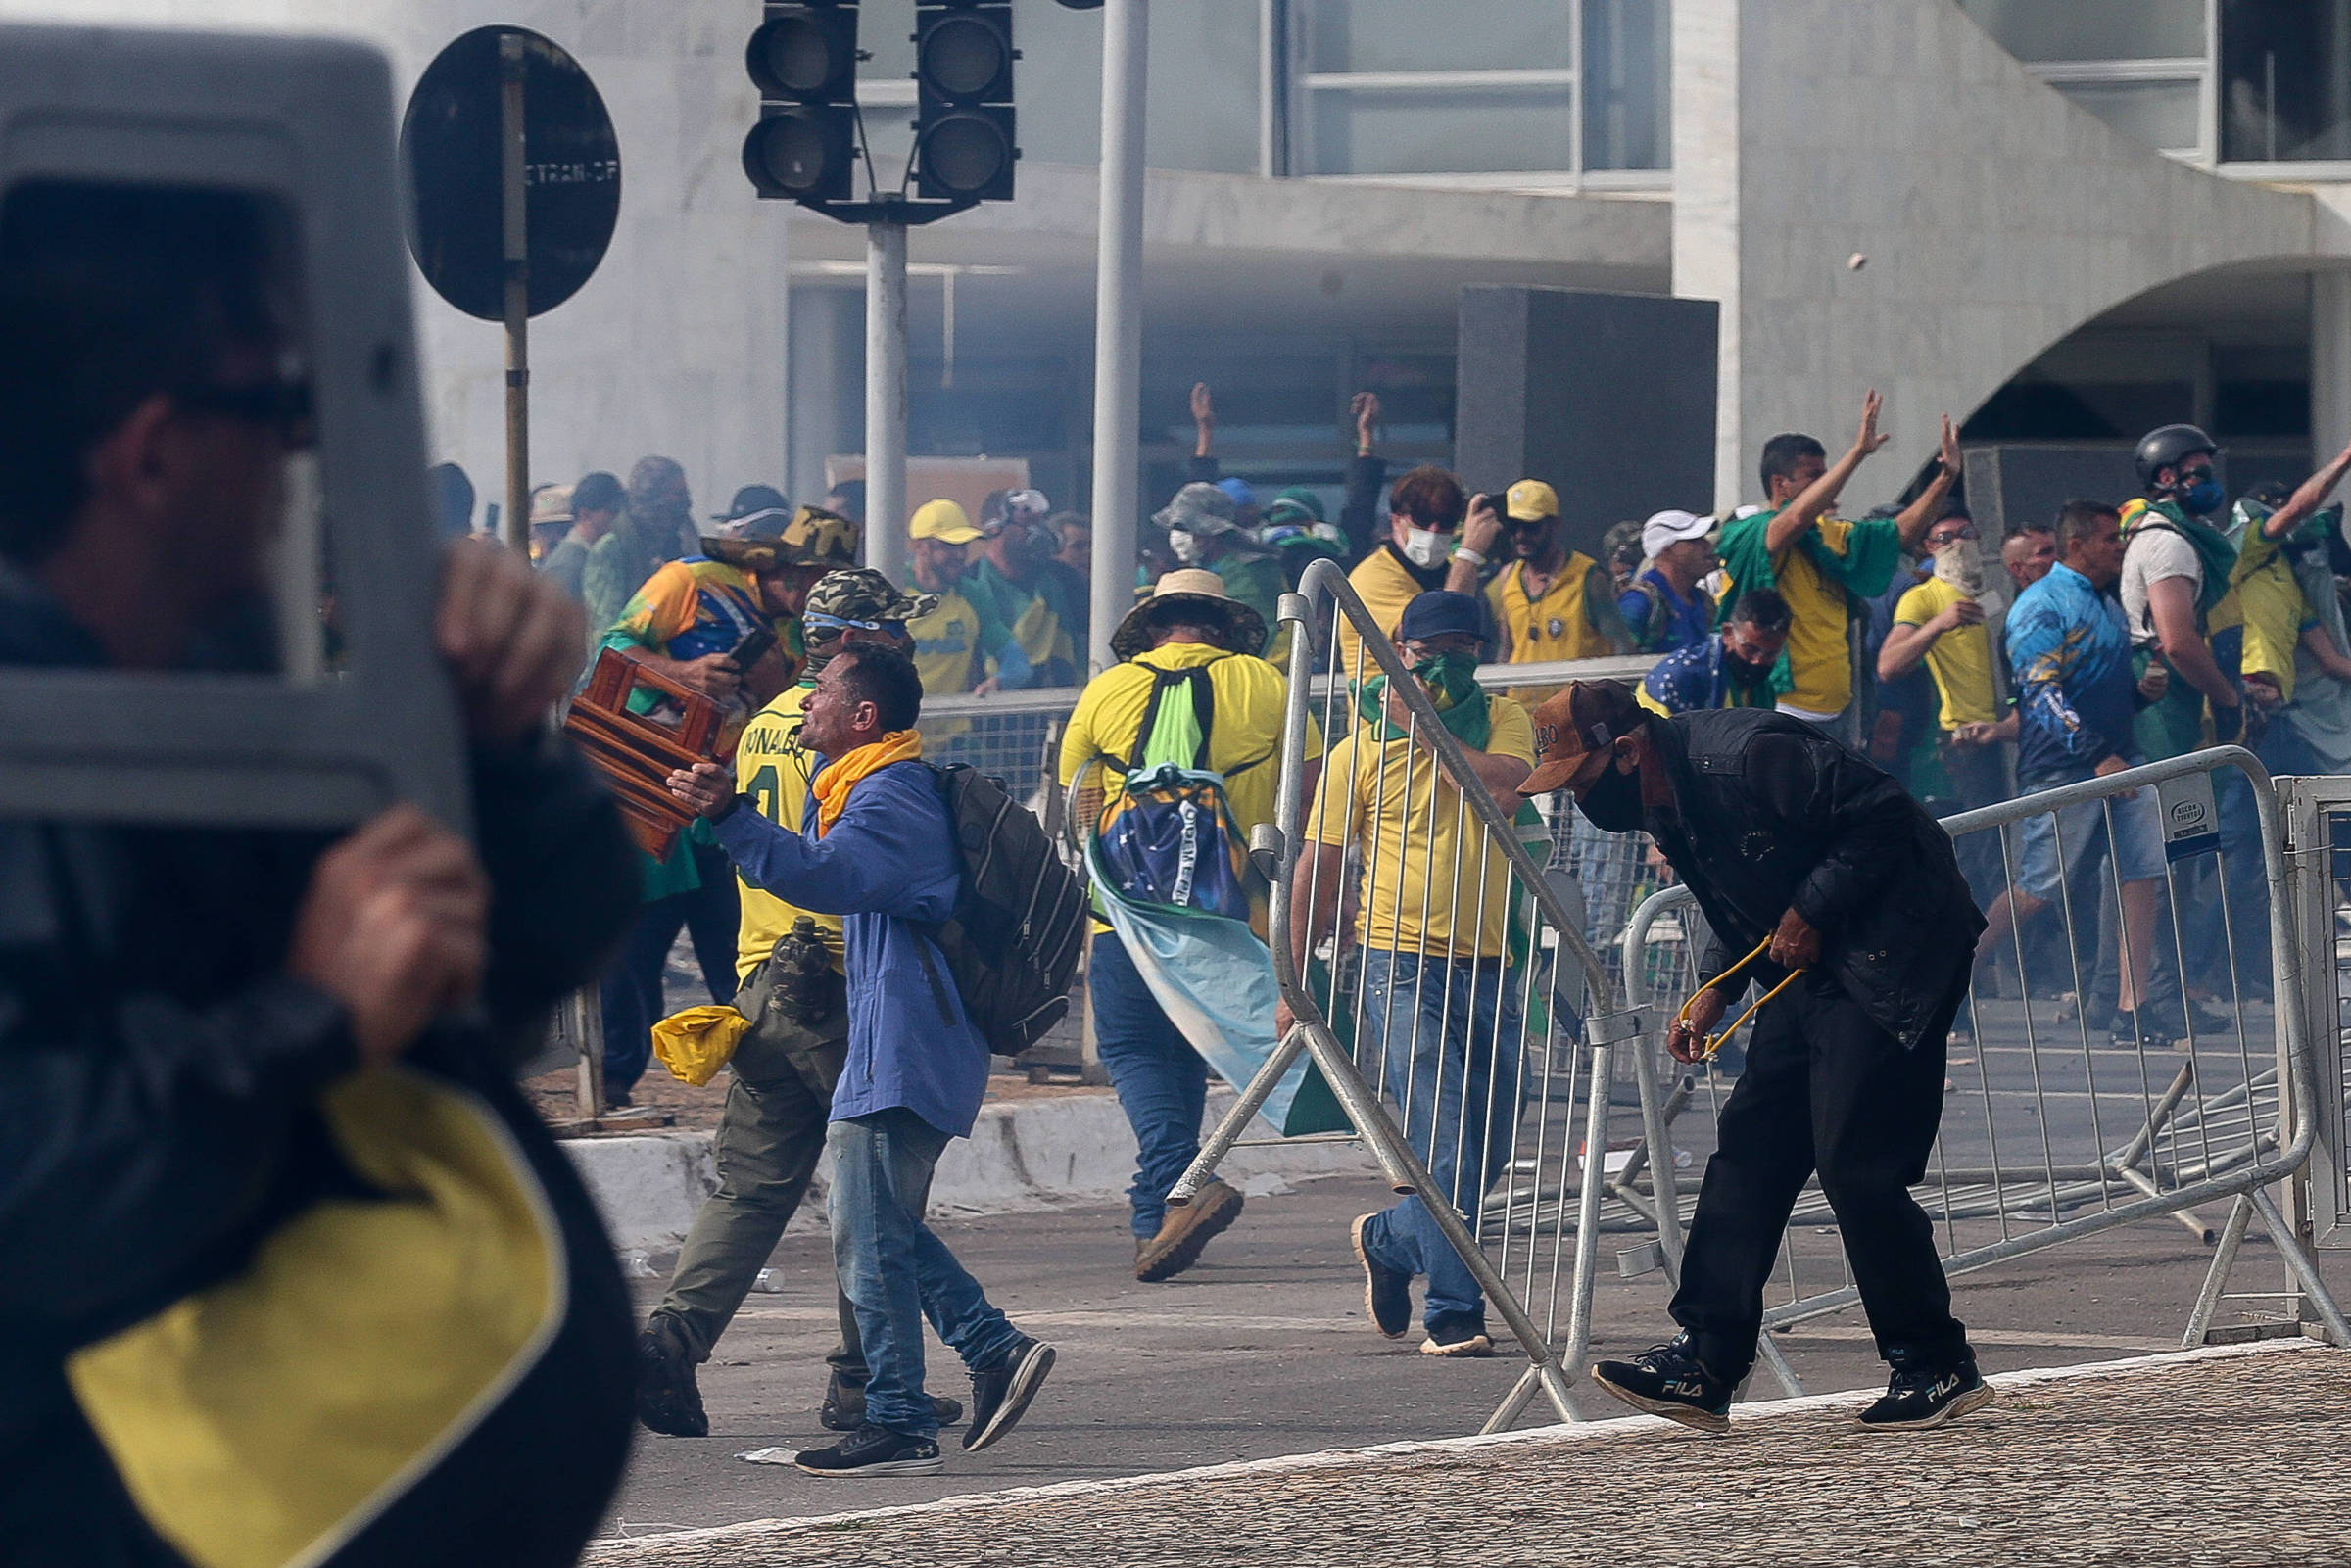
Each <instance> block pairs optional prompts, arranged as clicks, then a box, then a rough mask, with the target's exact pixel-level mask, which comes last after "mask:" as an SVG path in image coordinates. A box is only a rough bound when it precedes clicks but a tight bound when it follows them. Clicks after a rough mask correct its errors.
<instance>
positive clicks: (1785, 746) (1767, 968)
mask: <svg viewBox="0 0 2351 1568" xmlns="http://www.w3.org/2000/svg"><path fill="white" fill-rule="evenodd" d="M1649 734H1650V736H1651V737H1652V740H1653V742H1654V744H1655V750H1656V756H1657V760H1658V764H1659V765H1661V766H1662V767H1663V768H1664V769H1665V770H1666V773H1667V775H1668V776H1669V777H1670V778H1671V780H1672V783H1673V792H1674V800H1673V804H1672V805H1670V806H1666V807H1651V808H1648V809H1647V810H1645V811H1644V812H1643V814H1642V815H1643V819H1644V821H1643V826H1644V827H1645V829H1646V830H1647V831H1648V832H1650V833H1651V834H1652V835H1653V836H1654V837H1655V839H1656V842H1657V846H1658V848H1659V849H1660V850H1662V851H1663V852H1664V854H1665V857H1666V858H1667V859H1668V860H1670V861H1671V862H1672V863H1673V869H1674V870H1675V872H1676V873H1678V874H1679V875H1680V877H1681V878H1682V879H1683V880H1684V881H1685V882H1687V883H1688V884H1689V885H1690V889H1691V891H1692V893H1693V894H1694V895H1696V897H1697V900H1698V904H1699V908H1700V909H1701V910H1702V911H1703V913H1704V915H1705V917H1706V922H1707V924H1708V925H1709V926H1710V927H1712V928H1713V930H1714V932H1715V943H1714V950H1713V951H1710V952H1709V953H1707V954H1706V955H1704V956H1703V957H1702V959H1701V968H1702V970H1703V976H1702V977H1703V978H1711V977H1713V976H1714V975H1715V974H1719V973H1721V971H1722V970H1724V969H1726V968H1728V967H1729V966H1730V964H1731V963H1733V962H1734V961H1736V960H1737V959H1738V958H1739V957H1740V956H1741V955H1743V954H1745V953H1747V952H1749V951H1750V950H1751V949H1752V948H1753V947H1754V946H1755V945H1756V944H1757V943H1759V942H1761V941H1762V940H1763V939H1764V938H1765V937H1766V936H1768V935H1769V934H1770V933H1771V932H1772V930H1773V929H1774V928H1775V927H1777V926H1778V925H1779V922H1780V918H1781V916H1782V915H1783V914H1785V913H1786V912H1787V911H1788V910H1789V909H1790V908H1794V909H1795V910H1796V911H1797V912H1798V913H1799V914H1800V915H1801V916H1802V917H1803V918H1804V919H1805V921H1806V922H1808V923H1809V924H1810V925H1811V926H1812V927H1814V928H1815V929H1817V930H1818V931H1819V932H1820V933H1821V954H1820V959H1819V961H1818V962H1817V963H1816V964H1815V965H1814V966H1813V967H1812V969H1811V970H1810V971H1809V972H1808V973H1807V974H1804V975H1803V976H1802V977H1801V978H1799V980H1797V982H1796V983H1795V984H1794V985H1791V986H1790V987H1789V988H1788V990H1786V991H1785V992H1783V993H1782V994H1781V995H1780V996H1779V997H1778V998H1777V999H1776V1000H1774V1001H1773V1002H1771V1003H1770V1004H1769V1005H1768V1006H1766V1007H1765V1008H1763V1010H1762V1011H1761V1012H1760V1013H1759V1014H1758V1015H1757V1016H1756V1020H1755V1029H1754V1035H1753V1038H1752V1041H1751V1044H1750V1046H1749V1049H1748V1066H1747V1071H1746V1073H1745V1075H1744V1076H1742V1077H1741V1078H1740V1080H1739V1083H1738V1086H1737V1087H1736V1088H1735V1089H1734V1090H1733V1091H1732V1093H1731V1097H1730V1099H1729V1101H1728V1103H1727V1104H1725V1106H1724V1107H1723V1112H1722V1122H1721V1126H1720V1129H1719V1133H1718V1143H1717V1147H1716V1151H1715V1154H1714V1157H1713V1159H1712V1160H1711V1161H1709V1162H1708V1163H1707V1165H1706V1176H1705V1183H1704V1186H1703V1188H1702V1189H1701V1191H1700V1194H1699V1202H1698V1212H1697V1216H1696V1218H1695V1219H1694V1220H1693V1221H1692V1224H1691V1229H1690V1243H1689V1248H1688V1251H1687V1254H1686V1255H1685V1257H1684V1259H1683V1263H1682V1285H1681V1289H1680V1290H1679V1291H1678V1292H1677V1293H1676V1294H1675V1296H1674V1299H1673V1306H1672V1312H1673V1316H1674V1319H1675V1320H1676V1321H1677V1322H1679V1323H1680V1324H1681V1325H1682V1326H1683V1327H1684V1328H1686V1329H1688V1330H1689V1331H1690V1333H1691V1335H1692V1336H1693V1338H1694V1339H1695V1340H1696V1341H1697V1350H1698V1354H1699V1357H1700V1359H1702V1360H1703V1361H1704V1362H1705V1364H1706V1366H1707V1367H1708V1368H1709V1369H1710V1370H1712V1371H1713V1372H1715V1373H1716V1374H1718V1375H1719V1376H1722V1377H1724V1378H1727V1379H1729V1380H1731V1381H1733V1382H1736V1381H1738V1380H1739V1379H1740V1378H1742V1377H1744V1376H1746V1374H1747V1369H1748V1368H1749V1367H1750V1366H1751V1365H1752V1364H1753V1361H1754V1354H1755V1336H1756V1334H1757V1333H1758V1332H1759V1331H1760V1329H1761V1326H1762V1312H1763V1287H1764V1283H1765V1281H1766V1280H1767V1279H1768V1278H1769V1277H1770V1273H1771V1267H1772V1262H1773V1259H1775V1257H1776V1256H1777V1255H1778V1252H1779V1247H1780V1238H1781V1234H1782V1232H1783V1231H1784V1230H1785V1229H1786V1227H1787V1223H1788V1214H1789V1211H1790V1210H1791V1209H1792V1208H1793V1207H1794V1205H1795V1202H1796V1198H1797V1195H1798V1193H1799V1192H1800V1191H1801V1190H1802V1188H1803V1185H1804V1182H1805V1181H1806V1180H1807V1179H1808V1178H1809V1177H1810V1176H1811V1174H1812V1172H1813V1171H1814V1170H1815V1169H1817V1170H1818V1171H1819V1172H1820V1179H1821V1187H1822V1189H1823V1191H1824V1192H1825V1193H1826V1194H1827V1196H1828V1199H1829V1203H1830V1205H1831V1206H1832V1207H1833V1208H1834V1209H1835V1210H1836V1212H1837V1218H1838V1223H1839V1226H1840V1228H1841V1229H1842V1230H1843V1232H1844V1238H1845V1247H1846V1254H1847V1257H1848V1258H1849V1259H1851V1262H1852V1270H1853V1280H1854V1283H1855V1284H1856V1285H1857V1286H1858V1287H1859V1288H1860V1292H1861V1300H1862V1305H1863V1306H1864V1307H1866V1308H1867V1310H1868V1313H1869V1323H1870V1329H1871V1332H1872V1333H1873V1334H1874V1335H1875V1336H1876V1338H1877V1342H1878V1351H1879V1354H1881V1355H1884V1356H1885V1357H1886V1358H1887V1359H1888V1360H1889V1361H1891V1362H1894V1363H1895V1365H1896V1366H1909V1365H1920V1366H1929V1367H1943V1366H1947V1365H1951V1364H1955V1363H1956V1362H1957V1361H1959V1360H1960V1359H1962V1358H1963V1357H1965V1356H1966V1355H1967V1354H1968V1349H1967V1338H1966V1332H1965V1330H1964V1329H1963V1328H1962V1327H1961V1326H1960V1324H1959V1323H1958V1322H1957V1320H1955V1319H1954V1318H1953V1317H1952V1316H1951V1312H1950V1290H1949V1287H1948V1285H1947V1284H1946V1283H1945V1281H1944V1278H1943V1267H1942V1264H1941V1262H1940V1260H1939V1259H1938V1258H1937V1256H1936V1251H1935V1238H1934V1228H1933V1225H1932V1223H1931V1222H1930V1221H1929V1219H1928V1218H1927V1215H1926V1213H1925V1212H1924V1211H1923V1210H1921V1209H1920V1208H1919V1206H1918V1204H1917V1202H1916V1200H1914V1199H1913V1198H1912V1197H1911V1196H1910V1193H1909V1188H1910V1186H1911V1184H1912V1183H1914V1182H1916V1181H1919V1180H1920V1179H1922V1178H1923V1177H1924V1175H1925V1174H1926V1162H1927V1155H1928V1152H1929V1150H1930V1149H1931V1148H1932V1147H1933V1145H1934V1141H1935V1132H1936V1128H1937V1126H1938V1125H1939V1123H1940V1122H1941V1120H1942V1116H1943V1052H1944V1045H1945V1040H1946V1036H1947V1035H1948V1034H1949V1032H1950V1026H1951V1020H1952V1017H1953V1016H1954V1014H1955V1013H1956V1012H1957V1011H1958V1007H1959V1003H1960V1001H1961V999H1962V998H1963V997H1964V996H1965V995H1966V988H1967V975H1968V968H1969V962H1970V959H1971V956H1972V955H1973V953H1974V950H1975V942H1976V937H1977V935H1978V934H1979V933H1980V932H1981V931H1982V930H1983V929H1984V918H1983V916H1982V915H1981V914H1979V913H1978V912H1977V910H1976V906H1975V903H1974V901H1973V899H1972V898H1971V897H1970V896H1969V893H1968V888H1967V883H1966V880H1965V879H1963V878H1962V877H1961V876H1960V874H1959V868H1958V864H1957V862H1956V861H1955V860H1954V859H1953V857H1952V853H1951V841H1950V838H1949V835H1947V834H1946V833H1944V832H1943V830H1942V829H1941V828H1940V827H1938V826H1937V825H1936V823H1935V821H1934V819H1933V818H1931V817H1929V816H1928V815H1927V814H1926V812H1925V811H1924V810H1922V809H1921V808H1920V807H1919V805H1918V803H1917V802H1916V801H1915V800H1913V799H1912V798H1911V797H1910V796H1909V795H1908V794H1907V793H1905V792H1904V791H1903V789H1902V787H1901V786H1900V785H1899V784H1896V783H1895V781H1894V780H1893V779H1892V778H1890V777H1888V776H1887V775H1886V774H1885V773H1883V772H1882V771H1880V770H1879V769H1878V768H1876V767H1874V766H1872V765H1871V764H1870V763H1869V762H1868V761H1866V760H1865V759H1863V758H1862V757H1861V756H1859V755H1858V754H1857V753H1855V752H1853V751H1852V750H1850V749H1849V748H1847V747H1846V746H1844V745H1842V744H1840V743H1838V742H1837V741H1835V740H1833V739H1831V738H1829V736H1826V735H1825V734H1823V733H1822V732H1821V731H1819V730H1817V729H1815V728H1814V727H1812V726H1811V725H1808V724H1805V723H1803V722H1801V721H1799V720H1797V719H1791V718H1787V717H1784V716H1782V715H1779V714H1776V713H1768V712H1761V711H1757V710H1754V709H1726V710H1721V711H1715V712H1700V713H1686V714H1680V715H1676V716H1675V717H1673V718H1670V719H1661V720H1653V721H1652V722H1651V724H1650V726H1649ZM1785 977H1786V972H1785V971H1784V970H1781V969H1780V968H1778V967H1777V966H1776V965H1773V964H1772V963H1771V962H1770V961H1769V960H1768V959H1757V960H1756V961H1755V962H1754V963H1752V964H1751V965H1749V966H1748V967H1747V968H1746V969H1745V970H1743V971H1741V972H1740V975H1739V977H1738V978H1737V979H1734V980H1733V981H1732V982H1731V984H1730V985H1728V986H1726V987H1725V989H1726V990H1731V991H1734V992H1737V993H1741V994H1744V993H1745V991H1746V989H1747V986H1748V984H1750V983H1760V984H1762V985H1765V986H1766V987H1768V986H1771V985H1776V984H1778V983H1779V981H1780V980H1782V979H1783V978H1785ZM1731 1005H1732V1008H1733V1010H1734V1011H1735V1010H1736V1009H1737V1007H1738V1006H1739V1005H1740V1004H1739V1003H1738V1002H1736V1001H1733V1003H1732V1004H1731Z"/></svg>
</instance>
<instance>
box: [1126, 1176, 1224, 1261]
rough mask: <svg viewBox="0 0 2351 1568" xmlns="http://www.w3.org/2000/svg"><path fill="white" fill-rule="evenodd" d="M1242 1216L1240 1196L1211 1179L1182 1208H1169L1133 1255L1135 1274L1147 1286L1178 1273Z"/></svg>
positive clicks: (1195, 1259) (1196, 1258) (1221, 1182)
mask: <svg viewBox="0 0 2351 1568" xmlns="http://www.w3.org/2000/svg"><path fill="white" fill-rule="evenodd" d="M1240 1216H1241V1195H1240V1193H1238V1192H1237V1191H1235V1190H1234V1189H1233V1188H1231V1187H1229V1186H1227V1185H1225V1184H1224V1183H1223V1181H1219V1180H1216V1179H1214V1178H1212V1179H1211V1180H1210V1181H1209V1183H1208V1185H1206V1186H1205V1187H1202V1188H1201V1189H1200V1190H1199V1191H1198V1192H1197V1193H1194V1194H1193V1195H1192V1201H1191V1202H1190V1203H1188V1204H1186V1205H1184V1206H1183V1207H1182V1208H1181V1209H1171V1210H1169V1211H1168V1217H1167V1218H1166V1219H1165V1220H1162V1221H1161V1222H1160V1227H1159V1234H1158V1235H1156V1236H1154V1237H1152V1238H1151V1239H1150V1240H1149V1241H1147V1242H1144V1243H1143V1244H1142V1246H1141V1247H1140V1249H1139V1250H1137V1251H1136V1253H1135V1255H1134V1277H1135V1278H1136V1279H1139V1280H1141V1281H1142V1282H1143V1283H1145V1284H1146V1285H1152V1284H1157V1283H1158V1282H1159V1281H1161V1280H1163V1279H1174V1278H1175V1277H1176V1275H1177V1274H1180V1273H1182V1272H1183V1271H1184V1270H1185V1269H1187V1268H1189V1267H1191V1266H1192V1265H1193V1264H1194V1263H1196V1262H1198V1261H1199V1260H1200V1253H1201V1251H1202V1249H1204V1248H1206V1247H1207V1246H1208V1244H1209V1243H1210V1242H1211V1241H1213V1240H1215V1239H1216V1238H1217V1236H1218V1235H1219V1234H1221V1233H1222V1232H1223V1230H1224V1228H1225V1227H1226V1226H1228V1225H1230V1224H1231V1223H1232V1222H1233V1221H1234V1220H1235V1219H1238V1218H1239V1217H1240Z"/></svg>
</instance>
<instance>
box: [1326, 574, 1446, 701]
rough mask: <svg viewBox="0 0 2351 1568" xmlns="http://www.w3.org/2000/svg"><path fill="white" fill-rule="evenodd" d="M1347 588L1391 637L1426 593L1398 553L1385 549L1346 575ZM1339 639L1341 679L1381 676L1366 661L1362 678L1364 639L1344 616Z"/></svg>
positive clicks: (1339, 673)
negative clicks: (1360, 650) (1358, 654)
mask: <svg viewBox="0 0 2351 1568" xmlns="http://www.w3.org/2000/svg"><path fill="white" fill-rule="evenodd" d="M1347 586H1348V587H1350V588H1352V589H1354V590H1355V596H1356V597H1357V598H1360V599H1362V600H1363V601H1364V608H1365V609H1367V610H1369V611H1370V612H1371V624H1372V625H1374V626H1376V627H1378V628H1379V629H1380V630H1381V631H1382V632H1384V633H1387V634H1389V635H1391V636H1393V635H1394V634H1395V631H1396V625H1397V623H1398V622H1400V621H1402V620H1403V619H1404V607H1405V606H1406V605H1407V604H1410V603H1412V601H1413V600H1414V599H1415V598H1417V597H1418V596H1419V595H1420V594H1423V593H1425V592H1426V590H1424V589H1423V588H1421V586H1420V584H1419V582H1418V580H1417V579H1415V577H1414V576H1413V574H1412V573H1411V572H1409V571H1407V570H1405V566H1404V562H1402V561H1400V560H1398V559H1397V558H1396V552H1395V551H1394V550H1391V549H1386V548H1380V549H1374V550H1373V551H1372V552H1371V553H1370V554H1368V555H1367V556H1365V557H1364V558H1363V559H1362V560H1361V561H1358V562H1357V563H1356V567H1355V570H1354V571H1352V572H1349V573H1348V574H1347ZM1337 640H1338V649H1339V665H1338V675H1339V679H1340V680H1342V681H1353V680H1357V679H1362V680H1369V679H1370V678H1371V677H1372V676H1375V675H1377V674H1378V673H1379V666H1378V665H1376V664H1374V663H1373V662H1371V660H1370V659H1368V658H1367V659H1365V660H1364V665H1363V669H1362V671H1361V672H1360V675H1359V672H1358V671H1357V669H1356V662H1355V660H1356V652H1357V649H1358V648H1360V647H1361V646H1362V640H1361V639H1360V638H1358V637H1357V636H1356V635H1355V623H1354V622H1353V621H1350V620H1348V619H1346V618H1345V617H1343V616H1342V617H1341V618H1340V620H1339V624H1338V628H1337Z"/></svg>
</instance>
